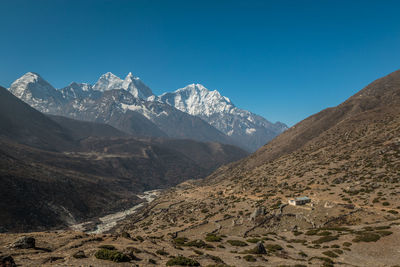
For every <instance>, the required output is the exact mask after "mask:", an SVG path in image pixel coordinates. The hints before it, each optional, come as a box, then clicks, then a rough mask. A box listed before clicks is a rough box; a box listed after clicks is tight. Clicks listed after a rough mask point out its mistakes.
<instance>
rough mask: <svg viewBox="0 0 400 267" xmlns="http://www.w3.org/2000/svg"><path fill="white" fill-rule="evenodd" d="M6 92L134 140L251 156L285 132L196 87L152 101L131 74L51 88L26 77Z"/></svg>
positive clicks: (42, 108)
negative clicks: (206, 145) (231, 148)
mask: <svg viewBox="0 0 400 267" xmlns="http://www.w3.org/2000/svg"><path fill="white" fill-rule="evenodd" d="M9 90H10V92H11V93H13V94H14V95H15V96H17V97H18V98H20V99H21V100H23V101H24V102H26V103H28V104H29V105H31V106H32V107H34V108H35V109H37V110H39V111H41V112H43V113H47V114H53V115H61V116H66V117H70V118H74V119H79V120H85V121H92V122H101V123H106V124H109V125H112V126H114V127H116V128H117V129H119V130H122V131H124V132H126V133H129V134H133V135H136V136H153V137H171V138H180V139H193V140H197V141H211V142H219V143H225V144H233V145H237V146H239V147H241V148H244V149H246V150H247V151H255V150H257V149H258V148H259V147H261V146H262V145H264V144H265V143H267V142H268V141H270V140H271V139H273V138H274V137H275V136H277V135H278V134H280V133H282V132H283V131H285V130H286V129H287V126H286V125H285V124H283V123H281V122H277V123H271V122H269V121H267V120H266V119H264V118H263V117H261V116H258V115H256V114H253V113H251V112H249V111H246V110H242V109H239V108H237V107H235V105H234V104H233V103H232V102H231V101H230V100H229V98H227V97H224V96H222V95H221V94H220V93H219V92H218V91H209V90H208V89H206V88H205V87H204V86H202V85H200V84H192V85H188V86H186V87H185V88H182V89H179V90H177V91H175V92H171V93H165V94H162V95H161V96H156V95H154V94H153V92H152V90H151V89H150V88H149V87H148V86H147V85H145V84H144V83H143V82H142V81H141V80H140V79H139V78H138V77H135V76H133V75H132V73H129V74H128V75H127V76H126V77H125V79H123V80H122V79H120V78H119V77H117V76H115V75H114V74H112V73H110V72H108V73H106V74H103V75H102V76H101V77H100V78H99V80H98V81H97V82H96V83H95V84H94V85H90V84H87V83H75V82H73V83H71V84H70V85H68V86H66V87H64V88H62V89H55V88H54V87H53V86H52V85H51V84H49V83H48V82H47V81H46V80H44V79H43V78H42V77H40V75H38V74H36V73H32V72H28V73H26V74H25V75H23V76H22V77H20V78H19V79H17V80H16V81H15V82H13V83H12V85H11V86H10V88H9Z"/></svg>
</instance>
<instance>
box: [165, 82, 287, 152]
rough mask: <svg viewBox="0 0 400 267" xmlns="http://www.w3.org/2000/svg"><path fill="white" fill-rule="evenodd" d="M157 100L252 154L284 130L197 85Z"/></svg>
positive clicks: (215, 92) (279, 123)
mask: <svg viewBox="0 0 400 267" xmlns="http://www.w3.org/2000/svg"><path fill="white" fill-rule="evenodd" d="M158 99H160V100H161V101H163V102H165V103H168V104H170V105H171V106H173V107H175V108H177V109H179V110H181V111H183V112H186V113H188V114H190V115H194V116H198V117H200V118H202V119H203V120H205V121H207V122H208V123H210V124H211V125H212V126H214V127H215V128H217V129H218V130H220V131H221V132H223V133H225V134H226V135H228V136H230V137H231V138H232V139H233V140H235V142H236V144H239V145H240V146H241V147H245V148H247V149H248V150H249V151H255V150H257V149H258V148H260V147H261V146H263V145H265V144H266V143H267V142H268V141H270V140H271V139H273V138H274V137H275V136H277V135H279V134H280V133H282V132H283V131H285V130H286V129H287V126H286V125H285V124H283V123H281V122H277V123H271V122H269V121H267V120H266V119H264V118H263V117H261V116H258V115H256V114H254V113H251V112H249V111H247V110H243V109H239V108H237V107H236V106H235V105H234V104H233V103H232V102H231V101H230V99H229V98H227V97H225V96H222V95H221V94H220V93H219V92H218V91H217V90H214V91H209V90H208V89H207V88H205V87H204V86H203V85H201V84H191V85H188V86H186V87H184V88H181V89H178V90H176V91H175V92H171V93H164V94H162V95H161V96H160V97H159V98H158Z"/></svg>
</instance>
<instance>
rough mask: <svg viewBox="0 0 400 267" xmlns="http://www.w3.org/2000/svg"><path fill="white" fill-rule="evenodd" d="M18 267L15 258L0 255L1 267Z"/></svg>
mask: <svg viewBox="0 0 400 267" xmlns="http://www.w3.org/2000/svg"><path fill="white" fill-rule="evenodd" d="M15 266H17V265H16V264H15V262H14V259H13V257H11V256H10V255H0V267H15Z"/></svg>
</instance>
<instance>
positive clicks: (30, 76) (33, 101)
mask: <svg viewBox="0 0 400 267" xmlns="http://www.w3.org/2000/svg"><path fill="white" fill-rule="evenodd" d="M9 90H10V92H11V93H12V94H14V95H15V96H16V97H18V98H20V99H21V100H23V101H24V102H26V103H28V104H29V105H31V106H32V107H33V108H36V109H38V110H40V111H42V112H56V110H59V109H60V108H61V106H62V105H63V104H64V102H65V99H64V97H63V96H62V93H61V91H59V90H56V89H55V88H54V87H53V86H51V84H49V83H48V82H47V81H45V80H44V79H43V78H42V77H40V76H39V75H38V74H36V73H33V72H28V73H26V74H24V75H23V76H22V77H20V78H19V79H17V80H16V81H15V82H13V83H12V84H11V86H10V89H9Z"/></svg>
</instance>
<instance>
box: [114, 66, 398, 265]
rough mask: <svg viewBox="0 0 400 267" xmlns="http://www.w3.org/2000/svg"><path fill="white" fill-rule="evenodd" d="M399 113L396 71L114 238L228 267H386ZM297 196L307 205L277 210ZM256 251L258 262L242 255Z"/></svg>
mask: <svg viewBox="0 0 400 267" xmlns="http://www.w3.org/2000/svg"><path fill="white" fill-rule="evenodd" d="M399 104H400V71H397V72H394V73H392V74H389V75H388V76H386V77H383V78H381V79H378V80H377V81H375V82H373V83H371V84H370V85H368V86H367V87H366V88H364V89H363V90H361V91H360V92H358V93H357V94H355V95H354V96H352V97H351V98H349V99H348V100H347V101H345V102H344V103H342V104H340V105H339V106H337V107H334V108H329V109H327V110H323V111H321V112H320V113H317V114H315V115H313V116H311V117H309V118H307V119H306V120H304V121H302V122H300V123H299V124H297V125H295V126H294V127H293V128H291V129H289V130H288V131H286V132H284V133H283V134H282V135H280V136H279V137H277V138H276V139H274V140H273V141H272V142H270V143H269V144H267V145H266V146H264V147H263V148H262V149H260V150H259V151H257V152H256V153H254V154H252V155H251V156H249V157H248V158H246V159H244V160H242V161H239V162H237V163H233V164H231V165H230V166H224V167H222V168H220V169H218V170H217V171H216V172H214V173H213V174H212V175H210V176H209V177H208V178H207V179H205V180H201V181H197V182H186V183H184V184H181V185H180V186H178V187H176V188H174V189H171V190H170V191H166V192H165V193H164V195H163V196H161V197H160V198H159V199H158V200H156V201H155V202H153V203H152V205H151V206H150V207H148V208H147V209H146V210H144V211H143V212H142V213H141V214H137V215H136V216H134V217H132V218H130V220H127V221H126V222H125V224H124V225H122V226H121V227H120V231H128V232H129V233H130V234H131V235H132V236H134V235H135V234H138V233H142V235H143V232H145V233H146V235H147V236H148V238H151V236H164V237H165V236H166V235H167V236H169V237H170V238H171V239H163V242H160V243H161V244H160V245H161V246H167V245H166V244H168V242H169V243H170V246H171V250H170V253H171V254H173V255H176V254H183V255H186V256H191V255H192V258H194V259H196V260H198V261H199V262H200V263H201V264H206V263H207V259H206V258H204V257H203V256H202V255H205V254H206V253H208V252H206V251H203V250H202V251H201V252H203V254H201V255H200V254H198V255H197V256H193V253H192V251H193V250H191V248H193V246H197V245H195V244H198V247H200V248H207V246H209V245H212V246H213V247H214V249H211V250H212V251H213V252H214V253H211V252H210V253H209V254H212V255H213V256H218V257H220V259H221V260H222V261H224V262H225V263H227V264H229V265H236V266H252V265H254V264H258V265H262V266H266V265H272V266H279V265H280V264H291V265H294V264H305V265H309V266H320V265H321V264H323V265H324V266H333V265H334V264H335V263H337V264H342V265H353V266H393V265H395V264H396V263H397V262H398V260H399V259H398V257H397V254H396V253H393V251H391V253H386V251H390V248H391V247H393V246H398V245H399V240H398V239H397V237H396V236H397V235H398V234H399V233H400V231H399V230H400V229H399V227H398V225H399V224H400V216H399V214H400V213H399V212H400V202H399V199H398V197H397V195H398V194H399V188H400V185H399V182H400V180H399V171H400V169H399V166H400V139H399V135H398V133H399V132H400V119H399V118H400V116H399V115H400V105H399ZM296 196H308V197H310V198H311V201H312V202H311V204H310V205H305V206H298V207H296V206H287V205H284V204H285V203H287V201H288V199H289V198H291V197H296ZM152 222H157V223H152ZM211 234H212V235H213V236H217V238H216V237H213V238H207V235H211ZM218 237H219V238H218ZM195 240H201V242H200V241H195ZM209 240H214V242H215V240H218V241H217V242H216V243H213V242H210V241H209ZM230 240H237V241H230ZM204 241H205V242H204ZM207 241H209V242H207ZM258 241H261V242H263V243H264V244H265V247H266V248H267V249H266V250H267V252H266V253H263V254H261V255H260V254H257V252H256V251H254V250H249V249H247V248H252V246H254V245H252V242H258ZM177 242H180V243H179V246H181V247H182V248H183V249H184V251H185V252H187V253H184V252H180V251H179V249H178V250H177V245H176V244H177ZM196 242H197V243H196ZM202 242H203V243H202ZM201 244H203V245H201ZM235 244H236V245H235ZM236 246H238V247H236ZM241 246H244V247H243V248H241ZM196 249H197V248H196ZM364 251H370V252H371V251H376V252H374V253H372V254H368V253H365V252H364ZM246 255H250V256H248V257H246V258H245V257H244V256H246ZM266 261H268V263H266Z"/></svg>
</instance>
